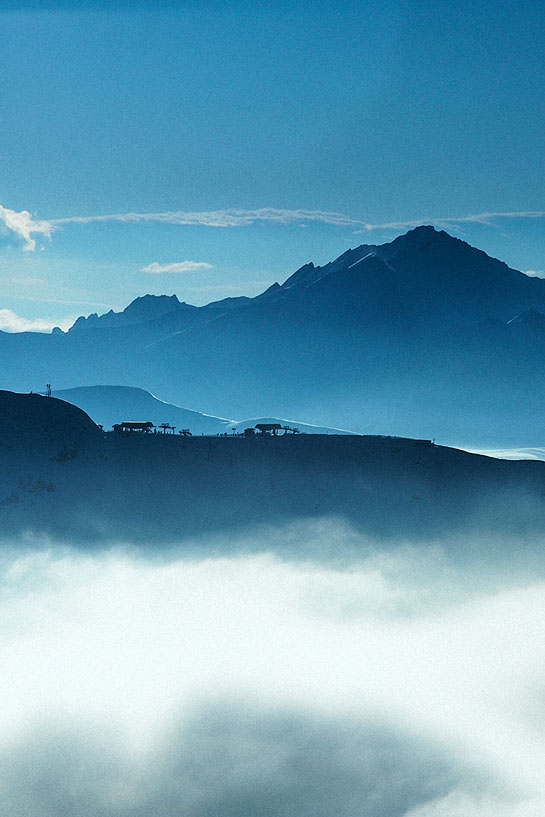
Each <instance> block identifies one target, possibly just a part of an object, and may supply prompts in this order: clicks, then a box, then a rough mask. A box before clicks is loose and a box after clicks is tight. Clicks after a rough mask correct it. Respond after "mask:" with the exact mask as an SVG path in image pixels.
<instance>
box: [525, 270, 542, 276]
mask: <svg viewBox="0 0 545 817" xmlns="http://www.w3.org/2000/svg"><path fill="white" fill-rule="evenodd" d="M524 274H525V275H530V276H532V277H533V278H545V270H543V269H525V270H524Z"/></svg>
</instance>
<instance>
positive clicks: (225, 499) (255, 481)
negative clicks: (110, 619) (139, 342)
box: [0, 392, 545, 556]
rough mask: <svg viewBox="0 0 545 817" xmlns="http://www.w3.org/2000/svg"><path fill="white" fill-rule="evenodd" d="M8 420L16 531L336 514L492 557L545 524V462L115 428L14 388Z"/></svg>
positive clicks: (140, 532) (221, 525) (144, 529)
mask: <svg viewBox="0 0 545 817" xmlns="http://www.w3.org/2000/svg"><path fill="white" fill-rule="evenodd" d="M0 422H1V424H2V436H1V448H0V454H1V455H2V462H3V467H2V471H1V473H0V525H1V530H2V532H3V535H4V536H8V535H10V536H11V535H21V536H22V535H25V536H27V537H31V538H32V539H36V538H37V539H38V541H42V540H43V538H44V537H54V538H60V539H63V540H66V541H73V542H75V543H86V542H87V543H88V542H96V543H100V542H104V543H106V542H108V543H109V542H111V541H117V540H119V541H132V542H157V543H166V542H176V541H181V540H182V539H184V538H186V537H187V536H197V535H200V534H206V533H212V532H227V531H229V530H242V529H249V528H252V527H254V526H263V525H265V526H267V525H275V524H276V523H278V522H292V521H297V520H302V519H308V518H313V519H314V518H320V519H321V518H324V517H328V518H330V517H333V518H336V519H344V520H347V521H349V522H351V523H353V524H354V525H356V526H357V528H358V529H359V530H360V531H362V532H363V533H364V534H366V535H367V536H369V538H370V539H371V538H373V539H376V538H377V537H379V538H381V539H383V540H384V541H386V542H387V541H396V542H398V543H399V540H400V538H401V539H402V540H403V541H418V542H422V541H424V540H432V541H433V540H434V539H435V538H437V537H442V539H443V541H446V542H447V543H448V541H449V540H451V539H452V541H453V542H454V541H455V542H456V545H455V548H456V549H457V550H459V549H460V547H462V549H463V550H467V551H468V552H473V553H474V554H476V555H478V554H479V552H480V549H481V548H482V547H483V545H482V541H483V540H482V537H483V536H486V537H487V541H488V542H493V543H494V544H493V547H494V548H495V549H496V550H497V549H501V547H502V541H503V537H507V536H509V537H511V540H512V541H513V540H522V541H524V540H525V539H527V540H528V542H531V541H532V537H536V538H538V539H539V541H541V536H542V535H543V533H544V532H545V463H541V462H506V461H500V460H493V459H489V458H486V457H481V456H477V455H473V454H468V453H465V452H461V451H457V450H454V449H448V448H443V447H439V446H433V445H432V444H431V443H430V442H429V441H417V440H410V439H395V438H378V437H358V436H335V435H331V436H322V435H300V436H295V437H294V436H289V437H278V438H274V437H267V438H259V439H245V438H242V437H220V438H218V437H194V438H182V437H177V436H172V435H160V434H156V435H154V434H151V435H145V434H139V433H137V432H136V433H127V434H116V433H114V432H110V433H103V432H100V431H99V429H98V428H97V427H96V426H94V424H93V423H92V422H91V421H90V420H89V418H88V417H87V415H85V414H84V413H83V412H81V411H80V410H78V409H76V408H74V407H72V406H69V405H68V404H66V403H64V402H62V401H59V400H55V399H54V398H45V397H39V396H36V395H10V394H8V393H6V392H2V393H0ZM460 543H462V544H460ZM249 546H250V545H249ZM285 546H286V547H289V545H285ZM447 546H448V545H447ZM251 547H256V548H259V536H257V537H255V544H254V545H251ZM293 547H294V548H296V547H297V542H294V543H293ZM332 548H333V550H334V544H333V543H332ZM484 555H485V554H484V553H483V556H484Z"/></svg>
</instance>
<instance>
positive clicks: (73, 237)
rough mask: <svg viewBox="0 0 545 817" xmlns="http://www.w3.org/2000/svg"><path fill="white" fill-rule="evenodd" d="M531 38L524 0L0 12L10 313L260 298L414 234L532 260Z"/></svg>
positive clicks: (52, 314) (524, 265) (537, 125)
mask: <svg viewBox="0 0 545 817" xmlns="http://www.w3.org/2000/svg"><path fill="white" fill-rule="evenodd" d="M544 32H545V7H544V6H543V4H541V3H539V4H538V3H525V2H517V3H515V2H502V3H501V4H498V3H497V2H493V3H492V2H481V3H480V4H478V5H477V4H472V3H468V2H456V0H454V2H449V3H446V2H445V3H443V2H433V3H432V2H419V3H415V2H401V0H391V1H390V2H388V1H387V2H381V3H376V2H357V3H356V2H342V1H339V0H336V2H320V1H319V0H317V2H313V3H309V2H304V3H302V2H298V0H292V2H289V3H284V2H272V1H271V2H259V0H258V1H257V2H252V3H250V2H247V3H246V2H231V3H225V2H222V3H220V2H216V3H214V2H205V1H201V2H185V3H174V2H171V3H168V2H162V3H161V2H156V3H144V2H134V3H128V2H127V3H119V4H116V11H110V10H108V8H107V4H106V3H90V2H89V3H77V4H76V3H73V4H71V3H69V2H64V3H62V4H57V3H55V2H49V3H47V2H45V3H41V2H29V0H26V1H25V2H20V3H18V2H11V3H9V4H6V3H1V2H0V62H1V68H2V83H1V87H0V116H1V123H2V140H1V142H0V168H1V173H0V205H1V207H2V208H3V209H0V280H1V282H2V293H3V297H2V302H1V303H0V322H1V321H3V324H2V325H4V326H5V327H6V328H9V327H11V328H24V327H25V326H27V325H29V326H30V325H32V326H36V327H39V326H43V327H44V328H45V327H47V326H48V325H51V324H52V323H61V324H62V325H66V324H67V323H69V322H70V320H71V318H72V317H73V316H76V315H78V314H88V313H89V312H92V311H105V310H106V309H109V308H110V307H113V308H115V309H120V308H123V307H124V306H126V304H127V303H128V302H129V301H130V300H132V299H133V298H134V297H136V296H138V295H141V294H143V293H145V292H153V293H156V294H159V293H163V292H164V293H167V294H171V293H172V292H175V293H176V294H177V295H178V296H179V298H180V299H181V300H187V301H189V302H192V303H205V302H207V301H210V300H214V299H217V298H221V297H225V296H227V295H238V294H249V295H253V294H256V293H257V292H259V291H260V290H262V289H264V288H265V287H266V286H267V285H269V284H270V283H271V282H273V281H274V280H277V279H280V280H282V279H283V278H285V277H287V276H288V275H289V274H290V273H291V272H292V271H293V270H294V269H296V268H297V267H298V266H300V265H301V264H303V263H305V262H306V261H309V260H313V261H314V262H315V263H325V262H326V261H328V260H330V259H331V258H334V257H335V256H337V255H339V254H340V253H341V252H343V251H344V250H345V249H347V248H348V247H349V246H352V247H354V246H357V245H358V244H361V243H379V242H382V241H387V240H390V239H391V238H393V237H395V235H397V234H399V233H401V232H404V231H405V230H406V229H407V228H408V227H410V226H411V224H413V223H419V222H426V223H435V224H438V225H439V226H443V227H445V229H448V230H449V232H451V233H453V234H455V235H459V236H461V237H463V238H465V239H466V240H468V241H469V242H470V243H472V244H475V245H477V246H479V247H481V248H482V249H484V250H486V251H487V252H489V253H490V254H491V255H494V256H496V257H500V258H502V259H503V260H505V261H507V262H508V263H510V264H512V265H513V266H515V267H517V268H519V269H523V270H535V271H538V272H540V271H543V270H545V229H544V228H545V216H544V215H539V214H540V213H543V212H544V211H545V199H544V195H543V167H544V166H545V156H544V153H545V147H544V144H545V140H544V138H543V128H544V123H545V88H544V85H545V80H544V77H545V34H544ZM501 213H510V214H513V215H510V216H501V215H494V214H501ZM482 214H492V215H488V216H483V215H482ZM524 214H526V215H524ZM528 214H529V215H528ZM106 217H108V218H106ZM163 268H166V269H163ZM150 270H151V271H150ZM543 274H544V275H545V272H544V273H543ZM14 315H16V316H19V317H20V318H21V319H23V320H22V321H21V320H19V321H18V319H17V318H15V317H13V316H14ZM25 321H31V322H32V323H31V324H27V323H25ZM37 321H38V322H39V321H42V322H43V323H42V324H40V323H36V322H37Z"/></svg>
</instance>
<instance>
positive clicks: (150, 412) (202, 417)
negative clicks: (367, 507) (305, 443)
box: [53, 386, 352, 434]
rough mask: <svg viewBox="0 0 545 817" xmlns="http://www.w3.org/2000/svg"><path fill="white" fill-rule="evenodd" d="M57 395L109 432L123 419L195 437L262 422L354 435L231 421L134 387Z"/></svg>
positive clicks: (256, 419) (268, 420)
mask: <svg viewBox="0 0 545 817" xmlns="http://www.w3.org/2000/svg"><path fill="white" fill-rule="evenodd" d="M53 396H54V397H57V398H59V399H60V400H65V401H66V402H68V403H72V404H73V405H75V406H78V407H79V408H81V409H83V411H85V412H86V413H87V414H88V415H89V416H90V417H92V419H93V420H94V421H95V423H99V424H100V425H102V426H104V428H105V429H106V430H109V429H111V428H112V426H113V425H114V423H120V422H122V421H123V420H135V419H140V420H147V421H150V422H152V423H153V424H154V425H155V426H159V425H160V424H161V423H169V424H170V425H171V426H175V427H176V429H177V430H181V429H184V428H185V429H188V430H189V431H190V432H191V433H192V434H231V433H232V432H235V433H237V434H239V433H241V432H243V431H244V430H245V429H246V428H254V426H256V425H257V424H258V423H277V424H279V425H281V426H289V427H290V428H292V429H294V428H297V429H298V430H299V431H300V432H304V433H305V434H351V433H352V432H350V431H345V430H343V429H337V428H327V427H323V426H314V425H308V424H306V423H299V422H297V421H296V420H290V419H285V418H279V417H252V418H250V419H247V420H228V419H226V418H225V417H214V416H212V415H210V414H202V413H201V412H200V411H193V410H192V409H187V408H182V407H181V406H176V405H173V404H172V403H167V402H165V401H164V400H159V398H157V397H155V395H153V394H150V393H149V392H147V391H145V390H144V389H138V388H135V387H130V386H83V387H81V388H77V389H64V390H61V391H55V392H53Z"/></svg>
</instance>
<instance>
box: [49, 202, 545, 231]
mask: <svg viewBox="0 0 545 817" xmlns="http://www.w3.org/2000/svg"><path fill="white" fill-rule="evenodd" d="M529 218H545V211H541V210H525V211H520V212H482V213H472V214H469V215H464V216H441V217H431V216H427V217H425V218H418V219H409V220H406V221H388V222H380V223H378V222H377V223H373V222H369V221H365V220H363V219H357V218H353V217H352V216H348V215H346V214H344V213H337V212H330V211H324V210H283V209H276V208H273V207H264V208H261V209H257V210H234V209H233V210H211V211H203V212H185V211H168V212H165V213H115V214H112V215H99V216H70V217H68V218H59V219H53V220H51V221H49V222H48V223H49V224H50V225H51V227H55V226H60V225H63V224H91V223H99V222H108V221H119V222H125V223H130V222H138V221H159V222H163V223H165V224H180V225H201V226H206V227H245V226H249V225H251V224H255V223H256V222H269V223H274V224H285V225H287V224H293V223H301V224H302V223H309V222H320V223H322V224H332V225H336V226H340V227H360V228H362V230H369V231H370V230H386V229H392V230H394V229H403V228H411V227H420V226H422V225H423V224H435V225H437V226H448V225H454V224H467V223H473V224H492V223H493V222H494V221H495V220H498V219H529Z"/></svg>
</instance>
